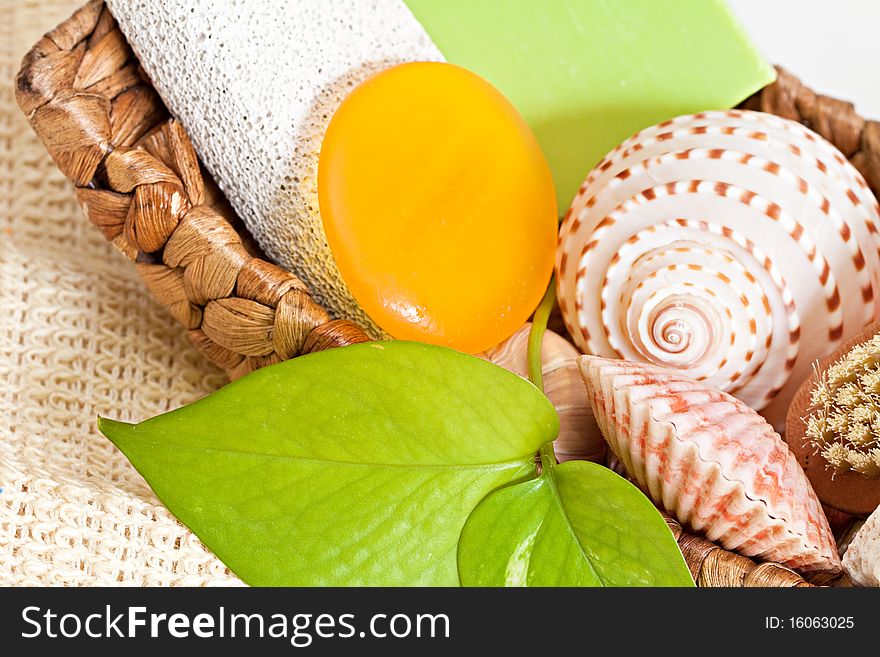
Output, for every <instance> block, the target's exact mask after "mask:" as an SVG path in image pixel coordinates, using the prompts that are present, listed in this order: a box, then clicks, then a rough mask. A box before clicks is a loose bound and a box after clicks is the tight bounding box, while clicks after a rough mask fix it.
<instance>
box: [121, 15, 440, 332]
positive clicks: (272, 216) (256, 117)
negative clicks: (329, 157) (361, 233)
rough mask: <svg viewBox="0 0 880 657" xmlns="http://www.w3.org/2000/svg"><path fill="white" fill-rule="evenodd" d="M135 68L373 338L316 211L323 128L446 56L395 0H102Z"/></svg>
mask: <svg viewBox="0 0 880 657" xmlns="http://www.w3.org/2000/svg"><path fill="white" fill-rule="evenodd" d="M108 6H109V7H110V11H111V12H112V13H113V15H114V16H115V17H116V19H117V21H118V22H119V26H120V28H121V29H122V32H123V33H124V34H125V36H126V38H127V39H128V42H129V43H130V44H131V46H132V49H133V50H134V52H135V54H136V55H137V56H138V58H139V60H140V62H141V65H142V66H143V68H144V70H145V71H146V73H147V74H148V75H149V77H150V79H151V80H152V82H153V84H154V85H155V87H156V90H157V91H158V92H159V94H160V95H161V97H162V99H163V100H164V101H165V103H166V104H167V106H168V108H169V110H170V111H171V113H172V114H173V115H174V116H175V117H177V118H178V119H180V121H181V122H182V123H183V125H184V127H185V128H186V130H187V132H188V133H189V135H190V136H191V138H192V140H193V143H194V144H195V147H196V150H197V151H198V154H199V156H200V157H201V159H202V161H203V162H204V164H205V166H206V167H207V169H208V170H209V171H210V173H211V175H212V176H213V177H214V178H215V179H216V180H217V183H218V184H219V186H220V188H221V189H222V190H223V192H224V194H225V195H226V197H227V198H228V199H229V201H230V202H231V203H232V206H233V207H234V208H235V210H236V212H237V213H238V214H239V216H240V217H241V218H242V219H243V220H244V222H245V225H246V226H247V228H248V230H249V231H250V232H251V234H252V235H253V236H254V237H255V238H256V240H257V242H258V243H259V244H260V246H261V247H262V249H263V250H264V251H265V252H266V254H267V255H268V257H269V258H271V259H272V260H274V261H275V262H276V263H278V264H279V265H281V266H282V267H285V268H286V269H289V270H290V271H293V272H294V273H295V274H297V275H298V276H299V277H300V278H302V279H303V281H304V282H305V283H306V284H307V285H308V286H309V287H310V289H311V291H312V294H313V295H314V297H315V299H316V300H317V301H318V302H319V303H321V304H323V305H324V306H325V308H326V309H327V310H328V312H330V313H331V314H332V315H333V316H335V317H342V318H346V319H351V320H353V321H356V322H358V323H360V324H361V325H362V326H364V327H365V328H367V329H368V330H370V331H372V332H373V333H374V334H376V335H380V334H381V332H380V330H379V329H378V328H377V327H376V326H375V325H374V324H373V323H372V322H371V321H369V318H368V317H367V316H366V314H365V313H364V312H363V310H361V308H360V307H359V306H358V305H357V303H356V302H355V301H354V299H353V297H352V296H351V294H350V292H349V291H348V289H347V287H346V286H345V283H344V282H343V280H342V278H341V276H340V275H339V271H338V270H337V268H336V265H335V263H334V261H333V256H332V254H331V252H330V249H329V247H328V245H327V240H326V237H325V235H324V230H323V226H322V223H321V216H320V213H319V209H318V189H317V171H318V155H319V153H320V149H321V141H322V139H323V135H324V131H325V129H326V127H327V124H328V123H329V121H330V119H331V117H332V116H333V113H334V112H335V110H336V108H337V107H338V105H339V104H340V102H341V101H342V100H343V99H344V98H345V97H346V95H347V94H348V93H349V91H350V90H351V89H352V88H353V87H354V86H355V85H357V84H358V83H360V82H361V81H363V80H364V79H365V78H367V77H369V76H370V75H371V74H373V73H375V72H377V71H380V70H382V69H385V68H388V67H390V66H393V65H395V64H398V63H402V62H407V61H427V60H431V61H442V60H443V57H442V55H441V54H440V51H439V50H438V49H437V48H436V46H435V45H434V44H433V43H432V41H431V39H430V38H429V37H428V35H427V33H426V32H425V30H424V29H423V28H422V26H421V25H420V24H419V22H418V21H416V19H415V18H414V17H413V15H412V14H411V13H410V11H409V9H407V7H406V6H405V5H404V3H403V2H401V1H400V0H186V1H184V2H179V1H176V0H162V1H156V0H108Z"/></svg>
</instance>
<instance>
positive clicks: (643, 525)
mask: <svg viewBox="0 0 880 657" xmlns="http://www.w3.org/2000/svg"><path fill="white" fill-rule="evenodd" d="M541 463H542V465H543V468H544V470H543V472H542V474H541V475H540V476H537V477H534V478H532V479H530V480H528V481H524V482H522V483H517V484H513V485H510V486H507V487H505V488H502V489H501V490H498V491H496V492H494V493H492V494H490V495H489V496H488V497H487V498H486V499H485V500H483V501H482V502H481V503H480V505H479V506H477V508H476V509H475V510H474V512H473V513H472V514H471V517H470V518H469V519H468V521H467V524H466V525H465V527H464V530H463V531H462V535H461V541H460V542H459V548H458V570H459V576H460V578H461V583H462V584H463V585H465V586H693V580H692V579H691V576H690V573H689V572H688V569H687V565H686V564H685V561H684V558H683V557H682V555H681V552H680V550H679V549H678V546H677V545H676V543H675V539H674V538H673V536H672V532H670V531H669V528H668V527H667V526H666V523H665V521H664V520H663V517H662V516H661V515H660V513H659V512H658V511H657V510H656V509H655V508H654V506H653V505H652V504H651V502H650V501H649V500H648V498H646V497H645V496H644V495H643V494H642V493H641V492H640V491H639V490H638V489H637V488H636V487H635V486H633V485H632V484H630V483H629V482H628V481H626V480H625V479H623V478H622V477H619V476H618V475H617V474H615V473H614V472H612V471H611V470H608V469H607V468H604V467H602V466H600V465H596V464H595V463H590V462H587V461H568V462H566V463H562V464H558V465H557V464H556V462H555V459H554V458H553V455H552V449H551V448H550V446H549V445H547V446H546V447H545V448H544V449H542V459H541Z"/></svg>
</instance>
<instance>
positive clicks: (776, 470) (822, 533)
mask: <svg viewBox="0 0 880 657" xmlns="http://www.w3.org/2000/svg"><path fill="white" fill-rule="evenodd" d="M578 365H579V366H580V369H581V375H582V376H583V378H584V382H585V383H586V386H587V395H588V397H589V400H590V403H591V404H592V406H593V412H594V414H595V416H596V420H597V421H598V422H599V427H600V428H601V430H602V433H603V435H604V436H605V439H606V440H607V441H608V445H609V446H610V447H611V449H612V450H613V451H614V453H615V454H616V455H617V457H618V458H619V459H620V461H621V462H622V463H623V465H624V467H625V468H626V470H627V472H628V473H629V475H630V476H631V477H632V478H633V479H634V480H635V481H636V483H637V484H638V485H639V486H640V487H641V488H642V489H643V490H644V491H645V493H646V494H647V495H648V496H649V497H650V498H651V499H652V500H653V501H654V503H655V504H658V505H660V506H662V507H663V508H664V509H665V510H666V511H667V512H668V513H670V514H672V515H674V516H675V517H676V518H677V519H678V521H679V522H681V523H682V524H684V525H687V526H689V527H690V528H691V529H693V530H694V531H696V532H699V533H702V534H705V535H706V537H707V538H709V539H710V540H712V541H715V542H717V543H719V544H720V545H722V546H723V547H725V548H727V549H728V550H735V551H737V552H740V553H741V554H744V555H746V556H749V557H757V558H759V559H765V560H770V561H776V562H779V563H782V564H784V565H787V566H789V567H791V568H795V569H798V570H801V571H804V572H809V571H821V572H831V573H837V572H839V571H840V557H839V556H838V554H837V548H836V546H835V543H834V537H833V536H832V533H831V529H830V528H829V526H828V520H827V519H826V517H825V514H824V513H823V511H822V507H821V504H820V503H819V500H818V499H817V498H816V495H815V493H814V492H813V489H812V487H811V486H810V482H809V481H808V480H807V478H806V475H804V472H803V470H801V467H800V465H798V462H797V460H796V459H795V457H794V455H793V454H792V453H791V452H790V451H789V450H788V447H787V446H786V444H785V443H784V442H783V441H782V439H781V438H780V437H779V434H777V433H776V432H775V431H774V430H773V428H772V427H771V426H770V425H769V424H768V423H767V422H766V420H764V418H762V417H761V416H760V415H759V414H758V413H757V412H755V411H754V410H753V409H752V408H750V407H748V406H747V405H746V404H744V403H743V402H742V401H740V400H738V399H736V398H734V397H731V396H730V395H728V394H727V393H724V392H721V391H718V390H712V389H711V388H707V387H706V386H705V385H703V384H701V383H700V382H698V381H695V380H694V379H690V378H687V377H684V376H680V375H677V374H674V373H672V372H669V371H666V370H664V369H662V368H659V367H656V366H653V365H647V364H644V363H630V362H626V361H621V360H610V359H606V358H599V357H595V356H581V357H580V358H579V359H578Z"/></svg>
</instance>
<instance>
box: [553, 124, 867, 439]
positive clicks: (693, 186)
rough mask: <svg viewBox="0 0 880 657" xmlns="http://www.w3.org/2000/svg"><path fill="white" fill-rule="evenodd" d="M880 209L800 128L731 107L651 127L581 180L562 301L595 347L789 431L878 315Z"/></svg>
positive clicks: (845, 166)
mask: <svg viewBox="0 0 880 657" xmlns="http://www.w3.org/2000/svg"><path fill="white" fill-rule="evenodd" d="M878 224H880V208H878V204H877V201H876V199H875V198H874V197H873V195H872V194H871V192H870V190H869V189H868V187H867V184H866V183H865V181H864V180H863V178H862V176H861V175H860V174H859V173H858V172H857V171H856V170H855V169H854V168H853V167H852V166H851V165H850V164H849V162H847V160H846V158H845V157H844V156H843V155H842V154H841V153H840V152H839V151H838V150H837V149H836V148H834V146H832V145H831V144H829V143H828V142H827V141H825V140H824V139H822V138H821V137H820V136H819V135H817V134H816V133H814V132H812V131H810V130H808V129H807V128H805V127H804V126H802V125H800V124H799V123H795V122H793V121H788V120H786V119H782V118H779V117H776V116H773V115H770V114H764V113H760V112H750V111H743V110H731V111H724V112H703V113H699V114H694V115H690V116H682V117H679V118H676V119H673V120H671V121H665V122H663V123H661V124H659V125H656V126H653V127H650V128H647V129H645V130H643V131H642V132H640V133H638V134H637V135H635V136H634V137H632V138H630V139H629V140H627V141H625V142H624V143H623V144H621V145H620V146H618V147H617V148H616V149H615V150H614V151H612V152H611V153H610V154H609V155H608V156H607V157H606V158H605V159H604V160H602V162H601V163H600V164H599V165H598V166H597V167H596V168H595V169H594V170H593V171H592V172H591V173H590V175H589V176H588V178H587V180H586V182H585V183H584V184H583V185H582V186H581V188H580V191H579V193H578V195H577V197H576V198H575V199H574V202H573V203H572V206H571V209H570V210H569V212H568V214H567V215H566V217H565V220H564V221H563V224H562V226H561V229H560V243H559V248H558V251H557V260H556V273H557V280H558V297H559V304H560V308H561V311H562V316H563V319H564V321H565V324H566V327H567V329H568V331H569V333H570V334H571V335H572V338H573V339H574V341H575V343H576V344H577V346H578V347H579V348H580V349H581V350H582V351H584V352H585V353H589V354H595V355H599V356H607V357H613V358H625V359H627V360H634V361H644V362H649V363H654V364H656V365H661V366H663V367H667V368H670V369H674V370H676V371H678V372H681V373H683V374H687V375H688V376H691V377H693V378H695V379H698V380H701V381H704V382H705V383H706V384H707V385H709V386H710V387H714V388H718V389H720V390H724V391H726V392H729V393H731V394H733V395H735V396H736V397H738V398H740V399H742V400H743V401H745V402H746V403H747V404H749V405H750V406H751V407H752V408H755V409H757V410H761V411H762V412H763V413H764V415H765V417H767V419H768V420H769V421H770V422H771V424H773V425H774V426H775V427H776V428H777V430H780V431H782V430H783V429H784V422H785V413H786V409H787V407H788V403H789V401H790V400H791V398H792V396H793V395H794V392H795V390H796V389H797V386H798V385H799V384H800V382H801V381H803V379H804V378H805V377H806V376H807V375H808V374H809V373H810V368H811V366H812V363H813V362H814V361H815V360H816V359H817V358H820V357H822V356H823V355H825V354H827V353H829V352H830V351H832V350H833V349H834V348H835V347H836V346H837V345H838V344H839V343H840V342H841V340H843V339H845V338H846V337H848V336H850V335H852V334H853V333H855V332H856V331H858V330H859V329H860V328H862V327H863V326H865V325H866V324H868V323H869V322H871V321H872V320H874V319H876V318H878V310H880V289H878V288H880V254H878V250H880V234H878Z"/></svg>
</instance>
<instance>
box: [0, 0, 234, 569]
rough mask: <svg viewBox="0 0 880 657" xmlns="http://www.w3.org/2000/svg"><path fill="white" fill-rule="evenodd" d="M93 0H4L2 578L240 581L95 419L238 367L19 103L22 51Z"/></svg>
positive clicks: (0, 79) (0, 93) (173, 397)
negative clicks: (133, 257)
mask: <svg viewBox="0 0 880 657" xmlns="http://www.w3.org/2000/svg"><path fill="white" fill-rule="evenodd" d="M80 4H82V2H81V0H30V1H28V0H2V1H0V585H46V584H49V585H74V586H76V585H91V584H123V585H174V584H177V585H204V584H221V585H228V584H235V583H239V580H238V579H237V578H236V577H235V576H234V575H232V574H231V573H230V572H229V571H228V570H227V569H226V568H225V566H223V564H222V563H221V562H220V561H218V560H217V559H216V558H215V557H214V556H213V555H212V554H211V553H210V552H209V551H208V550H206V549H205V547H204V546H203V545H202V544H201V543H200V542H199V540H198V539H197V538H196V537H195V536H194V535H193V534H192V533H191V532H190V531H188V530H187V529H186V528H185V527H183V526H181V525H180V524H179V523H178V522H177V521H176V520H175V519H174V518H173V517H172V516H171V514H170V513H169V512H168V511H167V510H166V509H165V508H164V507H163V506H162V505H161V504H160V503H159V502H158V501H157V500H156V498H155V496H154V495H153V494H152V492H151V491H150V489H149V488H148V487H147V486H146V484H145V482H144V481H143V479H142V478H141V477H140V475H138V474H137V472H135V470H134V469H133V468H132V467H131V466H130V465H129V464H128V462H127V461H126V460H125V458H124V457H123V456H122V455H121V454H120V453H119V452H118V451H117V450H116V449H115V448H114V447H113V446H112V445H111V444H110V443H109V442H107V441H106V440H105V439H104V438H103V437H102V436H101V435H100V434H99V433H98V432H97V430H96V429H95V417H96V416H97V415H98V414H102V415H108V416H110V417H113V418H117V419H123V420H141V419H145V418H147V417H150V416H152V415H155V414H157V413H161V412H163V411H167V410H169V409H171V408H174V407H177V406H181V405H183V404H185V403H188V402H190V401H193V400H195V399H198V398H199V397H202V396H204V395H205V394H206V393H208V392H210V391H211V390H214V389H216V388H217V387H219V386H220V385H222V384H223V383H224V382H225V377H224V375H223V374H222V373H221V372H220V371H219V370H217V369H215V368H213V367H212V366H211V365H209V364H208V363H207V362H206V361H205V360H204V359H203V358H201V356H199V355H198V353H197V352H196V351H195V350H194V349H193V348H192V347H191V346H190V345H189V342H188V341H187V339H186V336H185V335H184V331H183V329H182V328H180V327H179V325H178V324H177V323H176V322H175V321H174V320H173V319H172V318H171V316H170V315H168V313H167V312H166V311H165V310H164V309H163V308H162V307H160V306H159V305H158V304H156V303H155V302H153V301H152V300H151V299H150V298H149V296H148V295H147V294H146V292H145V291H144V288H143V286H142V284H141V282H140V281H139V279H138V278H137V276H136V275H135V272H134V269H133V268H132V267H131V265H130V263H128V262H127V261H126V260H125V259H124V258H123V257H122V256H121V255H118V254H116V252H115V251H114V250H113V248H112V247H111V246H110V245H109V244H108V243H107V242H105V240H104V238H103V237H102V236H101V235H100V233H99V232H98V231H97V230H95V229H94V227H93V226H91V225H90V224H89V223H88V221H86V219H85V217H83V216H82V214H81V212H80V210H79V208H78V207H77V204H76V202H75V200H74V195H73V187H72V186H71V184H70V183H68V182H67V181H66V180H65V179H64V177H63V176H62V175H61V173H60V172H59V171H58V170H57V169H56V167H55V165H54V164H53V163H52V161H51V159H50V158H49V156H48V154H47V153H46V151H45V149H44V148H43V146H42V145H41V144H40V142H39V140H38V139H37V137H36V136H35V135H34V133H33V132H32V131H31V129H30V128H29V127H28V125H27V123H26V122H25V119H24V117H23V116H22V114H21V112H20V111H19V110H18V108H17V107H16V105H15V101H14V98H13V91H12V80H13V78H14V76H15V74H16V72H17V71H18V68H19V65H20V62H21V57H22V56H23V55H24V53H25V52H26V51H27V50H28V49H29V48H30V47H31V46H32V45H33V43H35V42H36V40H37V39H38V38H39V37H40V35H42V34H43V33H44V32H46V31H48V30H49V29H51V28H52V27H54V26H55V25H56V24H58V23H59V22H61V21H62V20H64V19H65V18H67V17H68V16H69V15H70V14H71V13H72V12H73V10H74V9H76V7H77V6H78V5H80Z"/></svg>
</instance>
